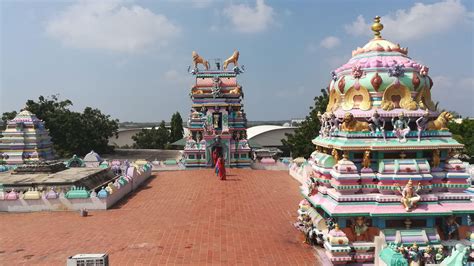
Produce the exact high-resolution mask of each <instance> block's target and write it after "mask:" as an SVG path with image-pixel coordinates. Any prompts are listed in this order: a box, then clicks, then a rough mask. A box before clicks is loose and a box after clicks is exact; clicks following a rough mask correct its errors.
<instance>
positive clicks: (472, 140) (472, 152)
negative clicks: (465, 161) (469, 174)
mask: <svg viewBox="0 0 474 266" xmlns="http://www.w3.org/2000/svg"><path fill="white" fill-rule="evenodd" d="M448 128H449V131H451V133H452V134H453V138H454V139H456V140H457V141H459V142H460V143H462V144H464V151H463V153H464V154H465V155H467V156H469V157H470V163H474V158H473V157H474V120H471V119H467V118H465V119H463V120H462V122H461V123H459V124H458V123H456V122H450V123H449V124H448ZM467 156H466V157H467Z"/></svg>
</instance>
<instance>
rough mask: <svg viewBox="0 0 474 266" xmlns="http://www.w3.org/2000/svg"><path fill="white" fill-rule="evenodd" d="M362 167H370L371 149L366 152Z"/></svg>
mask: <svg viewBox="0 0 474 266" xmlns="http://www.w3.org/2000/svg"><path fill="white" fill-rule="evenodd" d="M362 167H364V168H370V151H365V152H364V159H363V160H362Z"/></svg>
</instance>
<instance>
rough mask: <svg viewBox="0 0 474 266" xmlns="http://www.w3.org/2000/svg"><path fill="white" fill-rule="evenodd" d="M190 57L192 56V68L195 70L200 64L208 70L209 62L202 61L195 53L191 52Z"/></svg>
mask: <svg viewBox="0 0 474 266" xmlns="http://www.w3.org/2000/svg"><path fill="white" fill-rule="evenodd" d="M192 55H193V66H194V68H197V65H198V64H202V65H203V66H204V67H205V68H206V70H209V62H208V61H207V60H206V59H204V58H202V57H201V56H200V55H198V54H197V53H196V51H193V53H192Z"/></svg>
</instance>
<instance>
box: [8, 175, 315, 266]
mask: <svg viewBox="0 0 474 266" xmlns="http://www.w3.org/2000/svg"><path fill="white" fill-rule="evenodd" d="M229 172H230V175H231V176H229V177H228V179H229V180H228V181H225V182H223V181H219V180H218V179H217V178H216V177H215V176H214V175H213V173H212V171H211V170H209V169H206V170H195V171H176V172H160V173H159V174H158V175H157V176H156V177H153V178H152V179H151V180H150V182H148V183H147V184H146V185H145V186H144V187H142V188H141V189H140V190H139V191H138V192H137V193H134V194H132V195H131V196H130V197H128V198H127V199H125V200H123V201H121V202H120V203H119V204H118V205H116V206H115V208H114V209H111V210H107V211H95V212H91V213H90V214H91V216H89V217H85V218H84V217H80V216H79V214H78V213H77V212H42V213H21V214H9V213H0V265H18V264H24V265H32V264H42V265H65V261H66V258H67V256H69V255H74V254H76V253H102V252H107V253H109V254H110V262H111V264H112V265H157V264H193V265H198V264H241V265H310V264H312V265H314V264H321V263H320V261H319V260H318V259H317V258H316V257H315V255H314V254H315V253H314V251H313V249H312V248H311V247H309V246H307V245H304V244H302V240H303V239H302V236H301V234H300V233H299V232H298V231H297V230H295V229H294V227H293V225H292V223H293V222H294V221H295V219H296V214H295V212H296V208H297V206H298V202H299V201H300V199H301V198H300V195H299V192H298V183H297V182H296V181H294V180H293V179H292V178H291V177H290V176H289V175H288V174H287V173H286V172H281V171H256V170H247V169H230V171H229Z"/></svg>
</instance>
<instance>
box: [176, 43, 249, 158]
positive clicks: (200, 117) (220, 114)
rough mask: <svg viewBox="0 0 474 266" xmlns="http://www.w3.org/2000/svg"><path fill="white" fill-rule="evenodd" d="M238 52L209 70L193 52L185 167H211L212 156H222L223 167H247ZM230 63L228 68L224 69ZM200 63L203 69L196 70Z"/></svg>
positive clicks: (241, 69) (244, 118)
mask: <svg viewBox="0 0 474 266" xmlns="http://www.w3.org/2000/svg"><path fill="white" fill-rule="evenodd" d="M238 58H239V52H238V51H235V52H234V54H233V55H232V56H231V57H230V58H228V59H227V60H225V61H224V64H223V66H222V69H221V65H220V62H219V61H217V62H216V68H215V69H211V66H210V65H209V62H208V61H206V60H205V59H203V58H202V57H200V56H199V55H198V54H197V53H196V52H193V69H192V71H191V72H190V73H191V74H192V75H194V76H195V83H194V85H193V86H192V87H191V92H190V97H191V100H192V101H193V104H192V107H191V114H190V115H189V119H188V127H189V130H190V132H191V133H190V135H189V136H188V138H187V140H186V146H185V148H184V154H183V160H184V164H185V166H186V167H211V166H213V165H214V159H215V158H216V156H221V155H222V156H223V158H224V159H225V162H226V165H227V166H233V167H246V166H250V162H251V159H250V147H249V144H248V141H247V119H246V116H245V112H244V110H243V104H242V102H241V101H242V98H243V96H244V94H243V89H242V86H241V85H240V84H239V83H238V82H237V76H238V75H239V74H241V73H243V66H242V67H241V68H239V66H238ZM230 63H233V64H234V68H233V69H232V70H227V68H228V65H229V64H230ZM198 64H202V65H203V66H204V67H205V69H204V70H200V69H198Z"/></svg>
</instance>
